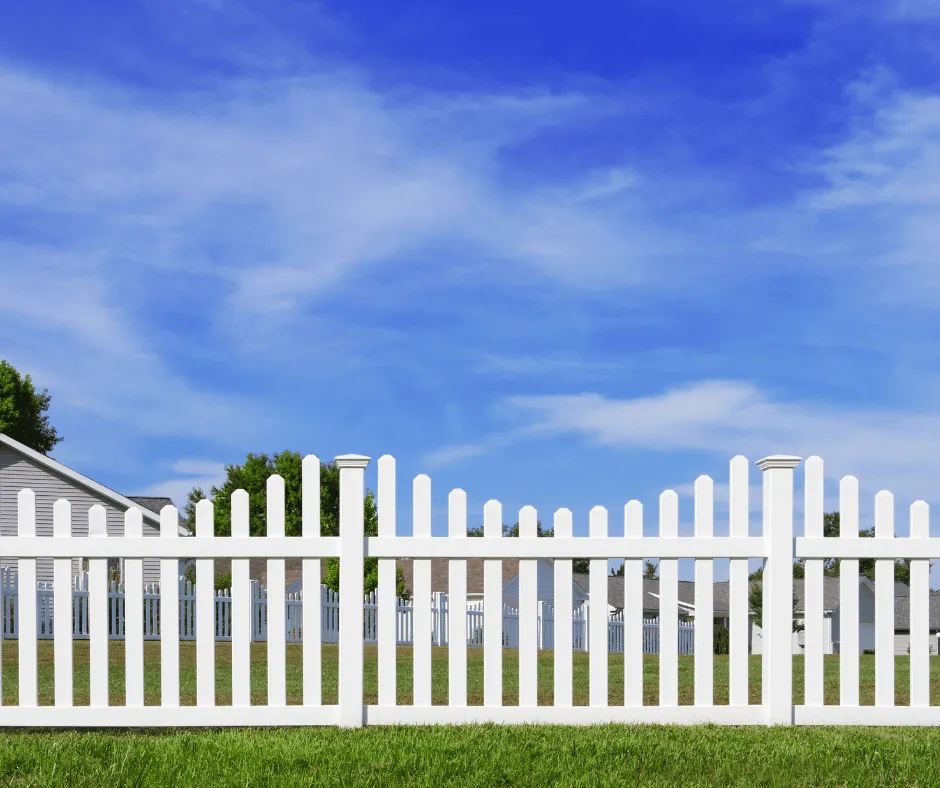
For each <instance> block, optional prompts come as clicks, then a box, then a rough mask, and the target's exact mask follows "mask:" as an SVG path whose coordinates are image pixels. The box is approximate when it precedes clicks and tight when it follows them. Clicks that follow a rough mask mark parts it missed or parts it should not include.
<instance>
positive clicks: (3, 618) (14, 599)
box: [0, 568, 695, 654]
mask: <svg viewBox="0 0 940 788" xmlns="http://www.w3.org/2000/svg"><path fill="white" fill-rule="evenodd" d="M177 584H178V589H177V594H178V596H177V598H178V600H179V617H178V627H179V639H180V640H181V641H184V640H195V639H196V589H195V586H194V585H193V583H192V582H190V581H188V580H186V578H185V577H180V578H178V583H177ZM318 593H319V594H320V610H321V616H320V640H321V642H323V643H337V642H338V640H339V597H338V596H337V594H336V593H335V592H334V591H332V590H331V589H330V588H328V587H327V586H325V585H322V584H321V585H320V587H319V590H318ZM71 594H72V603H71V606H70V608H69V610H68V611H67V614H66V620H68V619H69V618H70V619H71V622H70V623H71V629H72V639H73V640H88V598H89V594H88V573H87V572H82V573H81V574H79V575H76V576H75V577H74V578H72V583H71ZM160 599H161V594H160V584H159V583H148V584H146V585H145V586H144V590H143V604H144V614H143V623H144V640H159V639H160V622H161V619H162V616H161V614H160ZM249 599H250V600H251V601H250V604H251V629H250V636H251V640H252V641H254V642H259V641H262V642H263V641H266V640H267V639H268V616H267V606H268V589H267V587H266V586H263V585H259V584H258V582H257V581H254V580H253V581H251V592H250V594H249ZM54 600H55V590H54V584H53V583H37V584H36V637H37V638H38V639H39V640H52V639H54V637H55V604H54ZM126 600H127V593H126V589H125V586H124V584H123V583H118V582H117V581H115V580H111V581H110V583H109V586H108V639H109V640H124V639H125V618H126V615H125V614H126V606H127V602H126ZM214 600H215V618H214V620H215V627H214V629H213V632H214V637H215V641H216V642H227V641H231V639H232V591H231V589H215V594H214ZM303 604H304V602H303V592H302V591H300V592H288V593H287V594H286V596H285V599H284V608H285V613H284V619H285V624H286V630H285V633H284V634H285V639H286V641H287V642H288V643H302V642H303ZM587 610H588V606H587V605H585V606H584V607H579V608H576V609H575V610H574V613H573V616H572V621H571V626H572V648H573V649H574V650H575V651H587V650H588V643H589V639H590V633H589V631H588V617H587ZM378 611H379V604H378V597H377V595H376V593H375V592H374V591H373V592H371V593H369V594H367V595H366V597H365V600H364V602H363V630H364V631H363V637H364V642H365V643H368V644H373V645H374V644H376V643H378ZM483 616H484V610H483V603H482V602H469V603H468V604H467V646H469V647H482V646H483ZM502 617H503V646H504V647H506V648H518V647H519V611H518V609H517V608H514V607H511V606H510V605H503V611H502ZM18 619H19V584H18V582H17V575H16V573H15V572H14V570H13V569H12V568H7V569H0V626H2V635H3V639H4V640H16V639H18V637H19V628H18V626H17V621H18ZM449 627H450V604H449V602H448V600H447V594H444V593H441V592H436V593H434V594H433V595H432V599H431V642H432V643H433V644H434V645H436V646H447V645H449V643H450V641H449V637H448V632H449ZM553 627H554V609H553V607H552V606H551V605H548V604H545V603H544V602H539V605H538V647H539V649H540V650H548V649H551V648H552V646H553V644H554V636H553V631H554V630H553ZM395 628H396V629H395V631H396V634H395V642H396V644H397V645H399V646H411V645H413V644H414V602H413V601H412V600H407V599H401V598H397V599H396V615H395ZM694 629H695V626H694V624H693V623H692V622H685V621H680V622H679V653H680V654H692V653H693V649H694ZM607 630H608V633H607V637H608V646H607V648H608V651H610V652H612V653H617V652H622V651H623V646H624V637H623V632H624V622H623V613H614V614H612V615H611V616H610V617H609V619H608V622H607ZM643 651H644V653H646V654H658V653H659V622H658V621H657V620H656V619H647V620H644V622H643Z"/></svg>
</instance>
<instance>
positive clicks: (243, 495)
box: [231, 487, 248, 505]
mask: <svg viewBox="0 0 940 788" xmlns="http://www.w3.org/2000/svg"><path fill="white" fill-rule="evenodd" d="M231 500H232V505H234V504H235V502H236V501H247V500H248V491H247V490H243V489H241V488H240V487H239V488H238V489H237V490H235V492H233V493H232V498H231Z"/></svg>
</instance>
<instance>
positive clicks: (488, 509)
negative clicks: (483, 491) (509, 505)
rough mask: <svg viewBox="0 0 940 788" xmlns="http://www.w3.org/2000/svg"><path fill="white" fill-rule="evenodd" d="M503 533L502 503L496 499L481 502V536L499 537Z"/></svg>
mask: <svg viewBox="0 0 940 788" xmlns="http://www.w3.org/2000/svg"><path fill="white" fill-rule="evenodd" d="M502 535H503V505H502V504H501V503H500V502H499V501H496V500H489V501H487V502H486V503H485V504H483V536H485V537H490V538H494V539H495V538H499V537H501V536H502Z"/></svg>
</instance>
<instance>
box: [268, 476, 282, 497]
mask: <svg viewBox="0 0 940 788" xmlns="http://www.w3.org/2000/svg"><path fill="white" fill-rule="evenodd" d="M265 487H266V488H267V492H268V493H269V494H270V493H271V491H272V490H283V489H284V477H283V476H281V475H280V474H278V473H272V474H271V475H270V476H269V477H268V480H267V482H266V483H265Z"/></svg>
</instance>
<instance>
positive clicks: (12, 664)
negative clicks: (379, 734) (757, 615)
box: [2, 640, 940, 706]
mask: <svg viewBox="0 0 940 788" xmlns="http://www.w3.org/2000/svg"><path fill="white" fill-rule="evenodd" d="M109 646H110V665H109V672H108V676H109V682H110V702H111V705H115V706H121V705H123V704H124V644H123V643H122V642H120V641H112V642H111V643H110V644H109ZM301 648H302V646H301V645H299V644H288V645H287V664H286V678H287V702H288V704H300V703H301V702H302V698H303V666H302V653H301ZM2 649H3V704H4V705H8V706H12V705H16V702H17V646H16V642H15V641H5V642H4V643H3V644H2ZM231 653H232V652H231V644H229V643H218V644H216V703H217V704H218V705H220V706H225V705H231V702H232V661H231ZM467 653H468V657H467V698H468V703H469V704H470V705H471V706H480V705H482V704H483V651H482V649H468V652H467ZM73 654H74V660H75V663H74V664H75V669H74V679H73V681H74V689H75V704H76V705H88V694H89V693H88V675H89V672H88V641H80V640H79V641H74V643H73ZM322 654H323V678H322V682H323V703H325V704H335V703H336V702H337V678H338V650H337V647H336V646H335V645H324V646H323V651H322ZM518 656H519V655H518V652H517V651H516V650H514V649H503V704H504V705H507V706H514V705H517V704H518V702H519V662H518ZM573 659H574V682H573V684H574V686H573V691H574V704H575V705H576V706H586V705H587V704H588V654H586V653H582V652H578V653H575V654H574V655H573ZM714 659H715V678H714V683H715V703H716V704H718V705H726V704H727V703H728V676H729V671H728V657H727V656H721V655H716V656H715V658H714ZM376 660H377V651H376V647H375V646H366V647H365V663H364V670H365V703H366V704H375V703H376V702H377V693H378V678H377V677H378V667H377V661H376ZM874 660H875V658H874V656H872V655H863V656H860V657H859V661H860V662H859V688H860V689H859V692H860V699H861V704H862V705H863V706H870V705H874V699H875V661H874ZM38 662H39V703H40V705H52V703H53V699H54V678H53V676H54V669H53V644H52V642H51V641H40V643H39V653H38ZM694 664H695V658H694V657H691V656H680V657H679V703H680V705H686V704H689V705H691V704H692V702H693V698H694V691H695V682H694ZM823 664H824V696H825V702H826V704H832V705H838V703H839V657H837V656H827V657H825V658H824V663H823ZM144 665H145V667H144V694H145V698H144V702H145V704H146V705H148V706H149V705H159V704H160V643H159V642H153V641H151V642H147V643H145V644H144ZM431 669H432V675H431V692H432V702H433V703H434V704H435V705H445V704H446V703H447V676H448V664H447V648H446V647H433V648H432V661H431ZM553 669H554V652H553V651H540V652H539V653H538V703H539V705H540V706H550V705H552V702H553V692H552V684H553ZM803 671H804V668H803V657H802V656H795V657H794V658H793V702H794V703H796V704H802V703H803V676H804V673H803ZM643 672H644V676H643V685H644V693H643V694H644V703H645V704H646V705H657V704H658V702H659V659H658V657H657V656H655V655H646V657H645V658H644V661H643ZM397 673H398V682H397V688H398V703H399V704H400V705H410V704H411V702H412V678H413V674H412V650H411V647H410V646H400V647H399V648H398V671H397ZM609 673H610V680H609V684H608V686H609V692H608V699H609V700H608V702H609V703H610V705H612V706H619V705H623V655H622V654H611V655H610V656H609ZM749 673H750V677H749V695H750V702H751V703H752V704H759V703H760V694H761V658H760V657H759V656H752V657H750V671H749ZM930 676H931V684H930V694H931V704H932V705H940V657H931V658H930ZM909 687H910V658H909V657H906V656H903V657H902V656H899V657H895V703H896V704H897V705H899V706H906V705H908V703H909V692H910V689H909ZM251 695H252V704H253V705H263V704H265V703H266V701H267V645H266V644H265V643H253V644H252V646H251ZM180 702H181V703H182V704H183V705H189V706H191V705H195V703H196V645H195V643H191V642H185V643H181V644H180Z"/></svg>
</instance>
